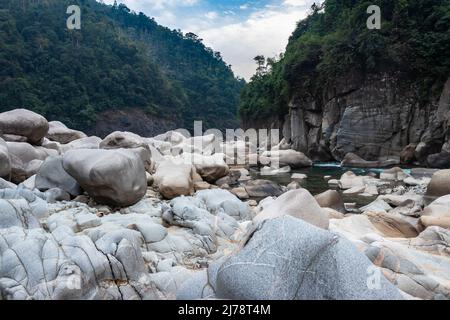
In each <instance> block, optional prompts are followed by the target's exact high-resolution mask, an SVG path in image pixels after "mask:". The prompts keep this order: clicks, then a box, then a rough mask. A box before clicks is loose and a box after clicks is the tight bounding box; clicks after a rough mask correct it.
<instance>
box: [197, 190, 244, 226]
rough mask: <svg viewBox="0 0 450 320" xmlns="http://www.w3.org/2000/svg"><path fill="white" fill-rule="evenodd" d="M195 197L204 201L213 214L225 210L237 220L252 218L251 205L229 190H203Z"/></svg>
mask: <svg viewBox="0 0 450 320" xmlns="http://www.w3.org/2000/svg"><path fill="white" fill-rule="evenodd" d="M195 198H196V199H199V200H200V201H202V202H203V203H204V204H205V207H206V208H207V209H208V211H209V212H211V213H213V214H217V213H219V212H225V213H226V214H227V215H229V216H231V217H233V218H235V219H236V220H247V219H251V216H250V208H249V206H248V205H247V204H246V203H244V202H242V201H241V200H239V199H238V198H237V197H236V196H235V195H234V194H232V193H231V192H229V191H227V190H222V189H211V190H202V191H199V192H197V193H196V194H195Z"/></svg>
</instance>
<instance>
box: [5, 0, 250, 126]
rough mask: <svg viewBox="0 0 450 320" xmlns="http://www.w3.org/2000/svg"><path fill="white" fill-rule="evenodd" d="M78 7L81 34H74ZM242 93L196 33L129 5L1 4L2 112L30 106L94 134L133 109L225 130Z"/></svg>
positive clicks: (8, 0) (13, 0)
mask: <svg viewBox="0 0 450 320" xmlns="http://www.w3.org/2000/svg"><path fill="white" fill-rule="evenodd" d="M74 4H76V5H79V6H80V8H81V11H82V13H81V14H82V18H81V23H82V25H81V30H68V29H67V27H66V20H67V18H68V15H67V14H66V9H67V7H68V6H69V5H74ZM243 85H244V82H243V80H241V79H237V78H236V77H235V76H234V74H233V72H232V71H231V68H230V66H228V65H227V64H226V63H225V62H224V61H223V60H222V57H221V55H220V54H219V53H217V52H214V51H213V50H212V49H210V48H207V47H205V45H204V44H203V43H202V41H201V39H199V38H198V37H197V36H196V35H194V34H192V33H187V34H185V35H184V34H183V33H181V32H180V31H177V30H170V29H168V28H165V27H162V26H160V25H158V24H157V23H156V21H154V19H152V18H149V17H147V16H146V15H144V14H143V13H135V12H132V11H131V10H130V9H129V8H127V7H126V6H125V5H123V4H120V5H117V4H115V5H113V6H108V5H104V4H101V3H98V2H96V1H94V0H70V1H68V0H29V1H17V0H0V111H5V110H10V109H13V108H19V107H24V108H28V109H31V110H34V111H36V112H39V113H41V114H43V115H45V116H46V117H47V118H48V119H50V120H53V119H57V120H61V121H63V122H65V123H67V124H68V125H70V126H72V127H74V128H77V129H80V130H86V129H89V127H90V126H91V125H92V124H93V123H94V122H95V121H96V119H97V117H98V115H99V114H100V113H101V112H103V111H106V110H114V109H123V108H130V107H132V108H141V109H142V110H144V111H145V112H146V113H148V114H152V115H155V116H156V117H159V116H161V117H166V118H170V119H174V120H176V121H177V123H179V125H180V126H185V127H188V128H189V127H191V126H192V122H193V120H194V119H199V120H203V121H204V122H205V126H208V127H217V128H225V127H229V126H235V125H236V114H237V106H238V103H239V93H240V90H241V88H242V86H243Z"/></svg>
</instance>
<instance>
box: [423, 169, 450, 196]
mask: <svg viewBox="0 0 450 320" xmlns="http://www.w3.org/2000/svg"><path fill="white" fill-rule="evenodd" d="M448 194H450V169H448V170H439V171H437V172H436V173H434V174H433V177H432V178H431V182H430V184H429V185H428V189H427V193H426V196H427V197H429V198H439V197H442V196H445V195H448Z"/></svg>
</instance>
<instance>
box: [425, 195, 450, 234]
mask: <svg viewBox="0 0 450 320" xmlns="http://www.w3.org/2000/svg"><path fill="white" fill-rule="evenodd" d="M420 222H421V223H422V225H423V226H424V227H431V226H439V227H442V228H445V229H450V195H446V196H443V197H440V198H438V199H436V200H435V201H433V202H432V203H431V204H430V205H429V206H427V207H426V208H425V209H424V210H423V213H422V216H421V217H420Z"/></svg>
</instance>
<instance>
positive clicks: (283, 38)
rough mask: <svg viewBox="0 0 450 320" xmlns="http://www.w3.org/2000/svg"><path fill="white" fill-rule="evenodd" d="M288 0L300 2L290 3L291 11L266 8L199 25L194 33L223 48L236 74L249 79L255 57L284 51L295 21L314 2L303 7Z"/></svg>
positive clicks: (252, 72) (225, 58)
mask: <svg viewBox="0 0 450 320" xmlns="http://www.w3.org/2000/svg"><path fill="white" fill-rule="evenodd" d="M286 1H289V2H292V3H294V2H295V3H296V4H297V5H292V3H291V4H289V5H288V6H289V10H287V9H280V8H279V7H278V8H277V9H274V8H266V9H264V10H260V11H257V12H255V13H253V14H252V15H251V16H250V17H249V18H248V19H247V20H246V21H244V22H239V23H231V24H227V25H223V26H219V27H212V28H197V30H194V32H196V33H198V34H199V35H200V37H201V38H203V39H204V42H205V44H206V45H208V46H210V47H212V48H214V50H216V51H220V52H221V53H222V55H223V57H224V60H225V61H226V62H227V63H229V64H231V65H232V66H233V70H234V71H235V73H236V74H237V75H239V76H241V77H244V78H246V79H249V78H251V76H252V75H253V74H254V72H255V64H254V61H253V58H254V57H255V56H257V55H259V54H263V55H265V56H266V57H274V56H276V55H278V54H280V53H281V52H283V51H284V49H285V47H286V45H287V42H288V39H289V36H290V35H291V34H292V32H293V31H294V29H295V27H296V23H297V22H298V21H299V20H301V19H303V18H304V17H306V15H307V13H308V10H309V8H310V3H312V2H313V1H308V2H309V3H307V5H306V6H301V5H300V4H299V3H300V2H302V1H294V0H286ZM193 27H194V29H195V26H193Z"/></svg>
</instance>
